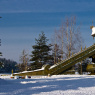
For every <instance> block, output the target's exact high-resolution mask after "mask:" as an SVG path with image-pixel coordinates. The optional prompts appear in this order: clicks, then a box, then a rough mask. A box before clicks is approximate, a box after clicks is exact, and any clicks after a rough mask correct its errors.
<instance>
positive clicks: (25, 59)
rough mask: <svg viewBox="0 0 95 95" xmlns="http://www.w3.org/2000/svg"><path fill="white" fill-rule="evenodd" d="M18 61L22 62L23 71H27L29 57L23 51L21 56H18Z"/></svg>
mask: <svg viewBox="0 0 95 95" xmlns="http://www.w3.org/2000/svg"><path fill="white" fill-rule="evenodd" d="M20 61H21V62H22V66H23V68H24V70H25V71H27V69H28V68H27V67H28V66H27V65H28V61H29V56H28V53H26V51H25V50H23V51H22V55H21V56H20Z"/></svg>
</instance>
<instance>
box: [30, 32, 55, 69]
mask: <svg viewBox="0 0 95 95" xmlns="http://www.w3.org/2000/svg"><path fill="white" fill-rule="evenodd" d="M47 42H48V39H47V37H46V36H45V34H44V32H42V33H41V34H39V38H38V39H35V44H36V45H33V46H32V47H33V49H34V50H33V51H32V55H31V57H32V58H31V59H30V61H32V63H31V67H32V69H40V68H41V67H42V65H44V64H47V63H50V62H51V60H52V58H53V57H52V55H50V50H51V48H50V47H51V46H50V45H47Z"/></svg>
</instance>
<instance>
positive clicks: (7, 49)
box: [0, 0, 95, 62]
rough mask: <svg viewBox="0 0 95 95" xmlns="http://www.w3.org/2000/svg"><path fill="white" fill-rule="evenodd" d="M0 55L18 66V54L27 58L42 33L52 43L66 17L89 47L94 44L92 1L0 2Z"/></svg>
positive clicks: (14, 0) (94, 7) (94, 4)
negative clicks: (74, 25)
mask: <svg viewBox="0 0 95 95" xmlns="http://www.w3.org/2000/svg"><path fill="white" fill-rule="evenodd" d="M0 16H1V17H2V18H0V38H1V40H2V46H1V47H0V51H1V52H2V53H3V56H2V57H3V58H4V57H5V58H7V59H12V60H15V61H17V62H19V57H20V56H21V52H22V50H23V49H25V50H26V51H27V52H28V53H29V54H31V51H32V45H34V44H35V38H38V35H39V34H40V33H41V31H44V32H45V34H46V36H47V38H49V39H51V38H52V37H53V33H54V30H55V28H58V27H60V25H61V22H62V20H64V19H65V17H66V16H68V17H70V16H76V22H77V25H79V24H80V23H81V30H80V32H81V34H82V37H83V38H84V42H85V43H84V44H85V45H86V46H87V47H88V46H90V45H92V44H93V43H94V41H93V38H92V37H91V30H90V26H91V25H92V20H93V24H94V25H95V0H0Z"/></svg>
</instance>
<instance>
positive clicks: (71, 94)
mask: <svg viewBox="0 0 95 95" xmlns="http://www.w3.org/2000/svg"><path fill="white" fill-rule="evenodd" d="M0 78H1V79H0V95H95V75H54V76H51V77H47V76H39V77H36V76H35V77H32V78H31V79H10V77H9V76H5V77H4V76H0Z"/></svg>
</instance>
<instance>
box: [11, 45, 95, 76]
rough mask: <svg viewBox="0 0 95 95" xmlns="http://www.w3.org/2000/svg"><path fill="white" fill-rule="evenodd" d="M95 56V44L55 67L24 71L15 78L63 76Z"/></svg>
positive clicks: (15, 74)
mask: <svg viewBox="0 0 95 95" xmlns="http://www.w3.org/2000/svg"><path fill="white" fill-rule="evenodd" d="M94 54H95V44H94V45H92V46H90V47H88V48H86V49H84V50H82V51H80V52H78V53H76V54H74V55H72V56H71V57H69V58H67V59H66V60H63V61H61V62H59V63H56V64H55V65H53V66H51V67H50V65H44V66H43V67H42V69H38V70H34V71H24V72H19V73H14V74H13V75H14V76H26V75H30V76H36V75H57V74H61V73H62V72H64V71H67V70H68V69H69V68H70V67H72V66H73V65H75V64H76V63H78V62H81V61H82V60H84V59H86V58H88V57H91V56H93V55H94ZM92 68H93V66H92V67H91V66H89V67H88V68H87V70H88V71H89V70H91V69H92Z"/></svg>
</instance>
